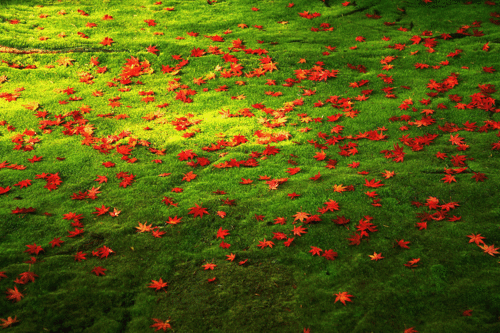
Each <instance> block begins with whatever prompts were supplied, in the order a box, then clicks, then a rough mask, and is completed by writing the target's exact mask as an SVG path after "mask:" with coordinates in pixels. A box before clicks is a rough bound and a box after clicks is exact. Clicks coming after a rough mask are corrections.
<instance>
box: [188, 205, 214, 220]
mask: <svg viewBox="0 0 500 333" xmlns="http://www.w3.org/2000/svg"><path fill="white" fill-rule="evenodd" d="M194 205H195V206H194V207H190V208H189V213H188V214H193V217H194V218H196V216H199V217H203V214H209V213H208V212H207V209H206V208H204V207H200V206H198V204H196V203H195V204H194Z"/></svg>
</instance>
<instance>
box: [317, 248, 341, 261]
mask: <svg viewBox="0 0 500 333" xmlns="http://www.w3.org/2000/svg"><path fill="white" fill-rule="evenodd" d="M321 256H322V257H325V258H326V259H327V260H335V258H337V257H338V254H337V252H334V251H333V250H332V249H329V250H326V251H325V252H323V254H322V255H321Z"/></svg>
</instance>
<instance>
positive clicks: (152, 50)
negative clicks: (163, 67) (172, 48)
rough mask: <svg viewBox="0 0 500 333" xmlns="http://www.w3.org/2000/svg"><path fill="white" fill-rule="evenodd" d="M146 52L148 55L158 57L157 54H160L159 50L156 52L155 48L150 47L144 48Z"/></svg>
mask: <svg viewBox="0 0 500 333" xmlns="http://www.w3.org/2000/svg"><path fill="white" fill-rule="evenodd" d="M146 51H148V52H149V53H153V54H154V55H158V52H160V50H158V49H157V48H156V46H151V45H149V46H148V47H147V48H146Z"/></svg>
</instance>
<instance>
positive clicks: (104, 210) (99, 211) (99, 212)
mask: <svg viewBox="0 0 500 333" xmlns="http://www.w3.org/2000/svg"><path fill="white" fill-rule="evenodd" d="M110 208H111V207H105V206H104V205H102V206H101V208H99V207H95V210H96V211H95V212H92V214H97V216H99V215H104V214H106V213H107V212H108V211H109V209H110Z"/></svg>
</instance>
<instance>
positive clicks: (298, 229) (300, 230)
mask: <svg viewBox="0 0 500 333" xmlns="http://www.w3.org/2000/svg"><path fill="white" fill-rule="evenodd" d="M291 231H293V234H294V235H295V236H299V237H302V234H307V228H304V227H303V226H295V227H293V230H291Z"/></svg>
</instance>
